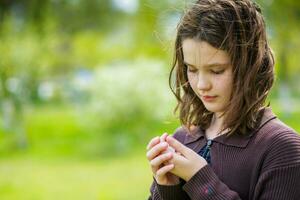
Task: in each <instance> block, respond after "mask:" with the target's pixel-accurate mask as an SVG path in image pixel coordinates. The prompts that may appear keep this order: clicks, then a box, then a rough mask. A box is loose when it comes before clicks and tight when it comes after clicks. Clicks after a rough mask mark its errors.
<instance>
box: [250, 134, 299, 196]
mask: <svg viewBox="0 0 300 200" xmlns="http://www.w3.org/2000/svg"><path fill="white" fill-rule="evenodd" d="M299 188H300V137H299V136H298V135H297V134H296V133H293V132H289V133H282V134H279V135H277V136H276V138H275V139H274V142H273V143H272V144H271V145H270V147H269V150H268V153H267V155H266V158H265V160H264V164H263V166H262V170H261V175H260V176H259V179H258V181H257V184H256V187H255V191H254V195H253V199H261V200H268V199H272V200H280V199H289V200H298V199H300V190H299Z"/></svg>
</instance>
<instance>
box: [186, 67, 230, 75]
mask: <svg viewBox="0 0 300 200" xmlns="http://www.w3.org/2000/svg"><path fill="white" fill-rule="evenodd" d="M188 71H189V72H191V73H196V72H197V70H195V69H194V70H192V69H190V68H188ZM224 71H225V70H220V71H214V70H210V72H211V73H212V74H216V75H219V74H223V72H224Z"/></svg>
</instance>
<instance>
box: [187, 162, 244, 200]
mask: <svg viewBox="0 0 300 200" xmlns="http://www.w3.org/2000/svg"><path fill="white" fill-rule="evenodd" d="M183 189H184V190H185V191H186V192H187V194H188V195H189V196H190V198H191V199H192V200H200V199H201V200H212V199H218V200H221V199H224V200H225V199H226V200H240V199H241V198H240V197H239V195H238V193H237V192H235V191H232V190H230V189H229V188H228V187H227V186H226V185H225V184H224V183H223V182H222V181H221V180H220V179H219V178H218V176H217V175H216V174H215V172H214V171H213V169H212V168H211V167H210V166H209V165H205V166H204V167H203V168H201V169H200V170H199V171H198V172H197V173H196V174H195V175H194V176H193V177H192V178H191V179H190V180H189V181H187V182H186V184H185V185H184V186H183Z"/></svg>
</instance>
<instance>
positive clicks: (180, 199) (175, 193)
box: [148, 178, 190, 200]
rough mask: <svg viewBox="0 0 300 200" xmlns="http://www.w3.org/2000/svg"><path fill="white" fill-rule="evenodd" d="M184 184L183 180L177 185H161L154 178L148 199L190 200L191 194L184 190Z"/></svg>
mask: <svg viewBox="0 0 300 200" xmlns="http://www.w3.org/2000/svg"><path fill="white" fill-rule="evenodd" d="M182 185H183V182H182V181H180V183H179V184H177V185H159V184H158V183H157V182H156V181H155V179H154V178H153V183H152V185H151V188H150V193H151V196H150V197H149V198H148V200H168V199H169V200H189V199H190V198H189V196H188V195H187V194H186V192H185V191H183V190H182Z"/></svg>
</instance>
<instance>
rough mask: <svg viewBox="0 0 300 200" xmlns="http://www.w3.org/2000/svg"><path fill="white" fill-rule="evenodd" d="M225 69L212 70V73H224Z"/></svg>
mask: <svg viewBox="0 0 300 200" xmlns="http://www.w3.org/2000/svg"><path fill="white" fill-rule="evenodd" d="M224 71H225V70H224V69H222V70H211V73H213V74H223V73H224Z"/></svg>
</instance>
